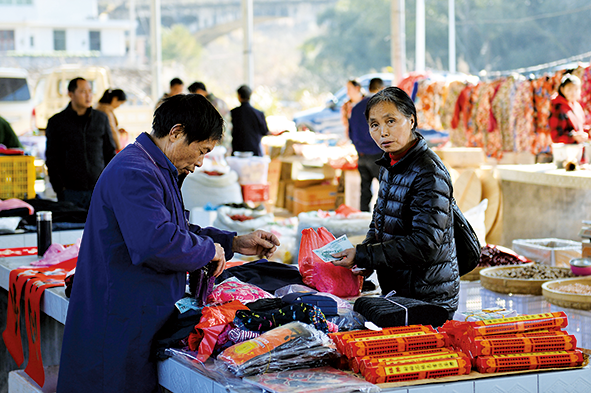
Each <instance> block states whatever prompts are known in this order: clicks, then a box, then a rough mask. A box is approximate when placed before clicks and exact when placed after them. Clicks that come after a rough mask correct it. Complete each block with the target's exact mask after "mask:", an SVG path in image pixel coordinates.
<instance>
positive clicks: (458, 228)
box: [451, 199, 481, 276]
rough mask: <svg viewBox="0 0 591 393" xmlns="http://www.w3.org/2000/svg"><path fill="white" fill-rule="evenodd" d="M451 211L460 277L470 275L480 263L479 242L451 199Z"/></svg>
mask: <svg viewBox="0 0 591 393" xmlns="http://www.w3.org/2000/svg"><path fill="white" fill-rule="evenodd" d="M451 205H452V211H453V218H454V238H455V240H456V257H457V259H458V267H459V268H460V276H463V275H464V274H467V273H470V272H471V271H472V270H474V268H475V267H476V265H478V262H480V252H481V247H480V242H479V241H478V236H476V232H474V229H473V228H472V226H471V225H470V223H469V222H468V220H466V217H464V214H463V213H462V211H461V210H460V208H459V207H458V205H457V204H456V200H455V199H452V204H451Z"/></svg>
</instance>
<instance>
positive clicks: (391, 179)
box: [355, 135, 460, 318]
mask: <svg viewBox="0 0 591 393" xmlns="http://www.w3.org/2000/svg"><path fill="white" fill-rule="evenodd" d="M377 163H378V164H379V165H381V166H382V168H381V170H380V189H379V193H378V199H377V202H376V205H375V207H374V211H373V218H372V221H371V224H370V229H369V232H368V233H367V237H366V238H365V240H364V242H363V244H359V245H357V247H356V255H355V261H356V264H357V266H358V267H361V268H368V269H375V270H376V271H377V275H378V280H379V282H380V286H381V288H382V293H383V294H387V293H388V292H390V291H392V290H395V291H396V295H397V296H404V297H410V298H413V299H419V300H423V301H426V302H429V303H434V304H438V305H440V306H443V307H445V308H446V309H447V310H448V311H449V313H450V315H449V316H450V318H451V317H452V316H453V313H454V311H455V310H456V309H457V307H458V298H459V290H460V276H459V270H458V261H457V258H456V247H455V241H454V229H453V216H452V210H451V200H452V195H453V189H452V184H451V179H450V176H449V173H448V172H447V169H446V168H445V166H444V165H443V163H442V162H441V160H440V159H439V157H438V156H437V155H436V154H435V153H434V152H433V151H431V150H430V149H429V148H428V146H427V143H426V142H425V140H424V139H423V137H422V136H420V135H419V140H418V141H417V143H416V144H415V145H414V146H413V147H412V148H411V149H410V150H409V151H408V152H407V153H406V155H405V156H404V157H403V158H402V159H401V160H400V161H398V162H397V163H396V164H394V165H393V166H391V165H390V159H389V156H387V155H385V156H384V157H382V158H381V159H380V160H378V161H377Z"/></svg>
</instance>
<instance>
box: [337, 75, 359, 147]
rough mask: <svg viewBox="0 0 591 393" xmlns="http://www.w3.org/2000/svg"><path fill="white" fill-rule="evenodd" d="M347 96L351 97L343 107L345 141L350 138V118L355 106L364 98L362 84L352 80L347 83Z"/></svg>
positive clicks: (342, 117)
mask: <svg viewBox="0 0 591 393" xmlns="http://www.w3.org/2000/svg"><path fill="white" fill-rule="evenodd" d="M347 96H349V100H347V101H346V102H345V103H344V104H343V106H341V121H342V122H343V125H344V126H345V139H348V138H349V117H351V111H352V110H353V107H354V106H355V104H357V103H358V102H359V101H361V100H362V99H363V97H364V94H363V92H362V91H361V84H360V83H359V82H358V81H357V80H355V79H351V80H348V81H347Z"/></svg>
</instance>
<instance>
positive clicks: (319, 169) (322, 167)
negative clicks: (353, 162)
mask: <svg viewBox="0 0 591 393" xmlns="http://www.w3.org/2000/svg"><path fill="white" fill-rule="evenodd" d="M334 177H335V169H334V168H333V167H331V166H330V165H329V164H327V163H323V162H322V161H319V160H308V159H306V158H305V157H302V156H290V157H282V158H281V176H280V180H329V179H332V178H334Z"/></svg>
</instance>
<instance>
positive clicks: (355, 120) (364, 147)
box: [349, 78, 384, 212]
mask: <svg viewBox="0 0 591 393" xmlns="http://www.w3.org/2000/svg"><path fill="white" fill-rule="evenodd" d="M383 88H384V81H383V80H382V79H381V78H373V79H372V80H371V81H370V82H369V94H370V95H368V96H365V97H363V99H362V100H361V101H359V102H358V103H357V104H355V105H354V106H353V109H352V110H351V117H349V138H350V139H351V142H353V145H354V146H355V150H357V156H358V159H357V170H358V171H359V176H360V177H361V199H360V203H359V209H360V210H361V211H362V212H368V211H370V208H369V204H370V202H371V198H372V192H371V183H372V182H373V179H377V180H379V177H380V167H379V165H378V164H376V161H377V160H379V159H380V158H381V157H382V149H380V147H379V146H378V145H376V143H375V142H374V140H373V139H372V137H371V135H370V134H369V126H368V125H367V120H366V119H365V108H366V107H367V101H369V98H370V97H371V96H372V95H374V94H375V93H377V92H378V91H380V90H382V89H383Z"/></svg>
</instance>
